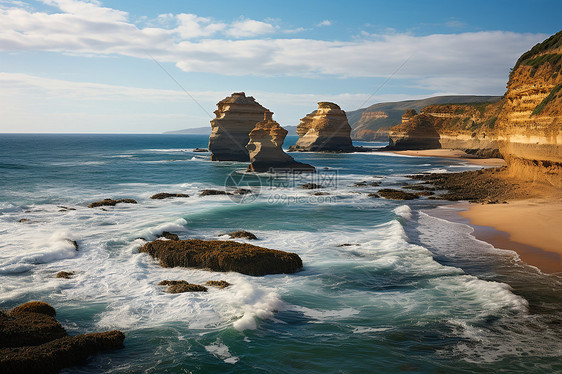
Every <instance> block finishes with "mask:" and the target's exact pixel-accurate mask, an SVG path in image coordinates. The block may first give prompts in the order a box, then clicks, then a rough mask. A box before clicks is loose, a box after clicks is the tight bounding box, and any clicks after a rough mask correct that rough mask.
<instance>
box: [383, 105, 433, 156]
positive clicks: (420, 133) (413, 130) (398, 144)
mask: <svg viewBox="0 0 562 374" xmlns="http://www.w3.org/2000/svg"><path fill="white" fill-rule="evenodd" d="M389 136H390V139H389V147H390V148H392V149H432V148H441V144H439V133H438V132H437V131H436V130H435V127H434V125H433V122H432V118H431V117H429V116H427V115H423V114H422V115H418V114H417V113H416V111H415V110H413V109H410V110H407V111H406V113H404V115H403V116H402V123H401V124H400V125H397V126H394V127H392V128H391V129H390V134H389Z"/></svg>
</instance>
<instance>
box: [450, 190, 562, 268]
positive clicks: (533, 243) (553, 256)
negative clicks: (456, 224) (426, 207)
mask: <svg viewBox="0 0 562 374" xmlns="http://www.w3.org/2000/svg"><path fill="white" fill-rule="evenodd" d="M561 212H562V200H560V199H548V198H539V199H525V200H515V201H510V202H509V203H508V204H491V205H490V204H486V205H482V204H468V206H467V207H466V210H464V211H461V212H459V213H458V215H459V216H460V217H463V218H465V219H467V220H468V222H469V225H470V226H471V227H473V228H474V236H475V237H476V238H477V239H480V240H483V241H485V242H487V243H490V244H492V245H493V246H494V247H496V248H501V249H510V250H513V251H515V252H517V254H518V255H519V257H520V258H521V260H522V261H523V262H525V263H527V264H529V265H532V266H535V267H537V268H539V269H540V270H541V271H542V272H544V273H549V274H551V273H560V272H562V236H561V235H560V232H559V230H560V227H562V213H561ZM490 228H491V229H492V230H490Z"/></svg>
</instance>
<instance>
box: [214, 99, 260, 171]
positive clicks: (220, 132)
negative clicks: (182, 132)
mask: <svg viewBox="0 0 562 374" xmlns="http://www.w3.org/2000/svg"><path fill="white" fill-rule="evenodd" d="M217 107H218V109H217V110H215V115H216V117H215V118H214V119H213V120H211V128H212V131H211V136H210V137H209V150H210V151H211V152H212V154H211V160H213V161H248V160H249V159H250V157H249V155H248V150H247V149H246V144H248V141H249V140H250V136H249V134H250V131H252V130H253V128H254V127H255V126H256V123H258V122H259V121H261V120H263V114H264V112H265V111H266V110H267V109H266V108H264V107H263V106H261V105H260V104H258V103H257V102H256V100H255V99H254V98H253V97H251V96H248V97H246V94H245V93H244V92H235V93H233V94H232V95H231V96H229V97H226V98H224V99H223V100H221V101H219V102H218V103H217Z"/></svg>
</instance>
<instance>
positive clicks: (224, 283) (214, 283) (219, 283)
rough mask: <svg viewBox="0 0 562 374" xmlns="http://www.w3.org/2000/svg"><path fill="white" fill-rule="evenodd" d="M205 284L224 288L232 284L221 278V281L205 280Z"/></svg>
mask: <svg viewBox="0 0 562 374" xmlns="http://www.w3.org/2000/svg"><path fill="white" fill-rule="evenodd" d="M205 285H206V286H211V287H217V288H220V289H223V288H226V287H228V286H230V283H228V282H227V281H225V280H220V281H214V280H210V281H207V282H205Z"/></svg>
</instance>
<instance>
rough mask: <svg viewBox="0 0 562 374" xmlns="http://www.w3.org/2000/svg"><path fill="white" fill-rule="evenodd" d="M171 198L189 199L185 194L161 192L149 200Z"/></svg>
mask: <svg viewBox="0 0 562 374" xmlns="http://www.w3.org/2000/svg"><path fill="white" fill-rule="evenodd" d="M171 197H189V195H188V194H185V193H166V192H162V193H157V194H156V195H152V196H150V198H151V199H154V200H162V199H169V198H171Z"/></svg>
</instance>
